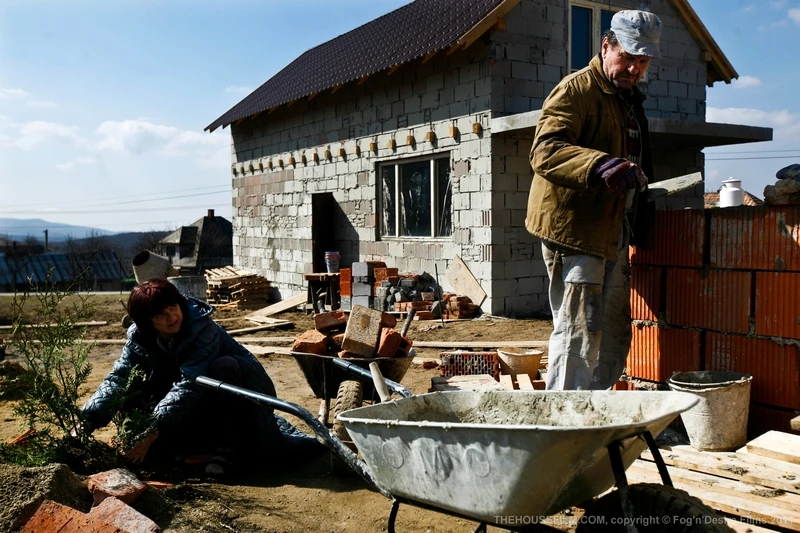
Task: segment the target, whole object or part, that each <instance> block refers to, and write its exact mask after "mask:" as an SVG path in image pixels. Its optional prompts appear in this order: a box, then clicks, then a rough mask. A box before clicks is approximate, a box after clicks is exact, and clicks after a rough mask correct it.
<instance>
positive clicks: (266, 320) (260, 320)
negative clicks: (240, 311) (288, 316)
mask: <svg viewBox="0 0 800 533" xmlns="http://www.w3.org/2000/svg"><path fill="white" fill-rule="evenodd" d="M245 320H247V321H248V322H253V323H255V324H280V323H284V322H286V320H284V319H282V318H272V317H269V316H257V317H253V318H247V319H245Z"/></svg>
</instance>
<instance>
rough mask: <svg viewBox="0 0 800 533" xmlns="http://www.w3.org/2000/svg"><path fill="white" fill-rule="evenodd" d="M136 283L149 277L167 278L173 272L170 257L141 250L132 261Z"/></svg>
mask: <svg viewBox="0 0 800 533" xmlns="http://www.w3.org/2000/svg"><path fill="white" fill-rule="evenodd" d="M131 266H133V275H134V276H135V277H136V283H144V282H145V281H147V280H148V279H166V278H167V276H169V275H170V274H171V273H172V269H171V267H170V262H169V259H167V258H166V257H162V256H160V255H158V254H154V253H153V252H149V251H147V250H145V251H142V252H139V253H138V254H136V256H135V257H134V258H133V260H132V261H131Z"/></svg>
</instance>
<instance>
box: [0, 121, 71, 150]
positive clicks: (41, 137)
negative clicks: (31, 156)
mask: <svg viewBox="0 0 800 533" xmlns="http://www.w3.org/2000/svg"><path fill="white" fill-rule="evenodd" d="M5 127H6V128H8V129H10V130H11V134H10V135H8V139H9V140H10V142H9V143H8V144H9V145H11V146H16V147H17V148H22V149H23V150H30V149H31V148H34V147H36V146H38V145H40V144H44V143H46V142H64V141H67V142H68V143H71V144H76V145H81V144H83V143H84V139H83V137H81V136H80V135H79V134H78V128H77V127H75V126H65V125H64V124H59V123H57V122H47V121H43V120H34V121H31V122H25V123H15V122H11V121H7V122H6V125H5Z"/></svg>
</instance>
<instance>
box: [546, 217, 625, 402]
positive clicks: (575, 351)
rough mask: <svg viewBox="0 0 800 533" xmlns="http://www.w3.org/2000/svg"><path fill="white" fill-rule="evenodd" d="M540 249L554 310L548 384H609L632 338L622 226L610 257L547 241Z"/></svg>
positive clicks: (597, 386) (570, 386)
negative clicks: (611, 257)
mask: <svg viewBox="0 0 800 533" xmlns="http://www.w3.org/2000/svg"><path fill="white" fill-rule="evenodd" d="M542 252H543V254H544V262H545V264H546V266H547V274H548V275H549V276H550V308H551V310H552V312H553V334H552V335H551V336H550V352H549V354H548V367H549V368H548V370H547V390H589V389H591V390H605V389H610V388H611V387H612V386H613V385H614V383H616V382H617V380H618V379H619V377H620V376H621V375H622V371H623V369H624V368H625V361H626V358H627V356H628V349H629V348H630V344H631V304H630V265H629V262H628V231H627V228H625V229H623V231H622V238H621V239H620V246H619V249H618V250H617V258H616V260H614V261H608V260H606V259H604V258H602V257H598V256H594V255H588V254H580V253H575V252H571V251H566V250H564V249H561V248H557V247H555V246H554V245H552V244H551V243H547V242H543V243H542Z"/></svg>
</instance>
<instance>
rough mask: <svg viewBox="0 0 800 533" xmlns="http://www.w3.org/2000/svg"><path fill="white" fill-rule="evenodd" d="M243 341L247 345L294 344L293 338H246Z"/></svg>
mask: <svg viewBox="0 0 800 533" xmlns="http://www.w3.org/2000/svg"><path fill="white" fill-rule="evenodd" d="M243 340H245V341H246V342H247V343H248V344H252V343H254V342H266V343H281V342H294V340H295V337H247V338H246V339H243Z"/></svg>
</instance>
